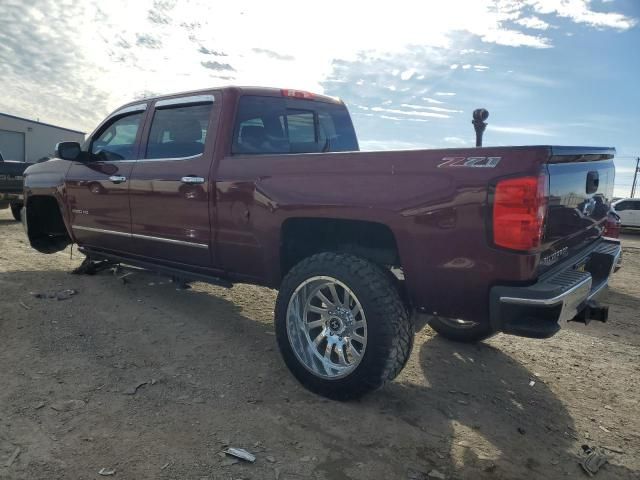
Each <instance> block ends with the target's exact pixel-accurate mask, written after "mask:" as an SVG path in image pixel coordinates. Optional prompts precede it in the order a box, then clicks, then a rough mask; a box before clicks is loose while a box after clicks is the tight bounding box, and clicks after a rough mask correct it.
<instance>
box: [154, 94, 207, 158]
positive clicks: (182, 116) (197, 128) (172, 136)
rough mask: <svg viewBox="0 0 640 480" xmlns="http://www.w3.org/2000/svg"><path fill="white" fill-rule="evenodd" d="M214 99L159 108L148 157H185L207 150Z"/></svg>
mask: <svg viewBox="0 0 640 480" xmlns="http://www.w3.org/2000/svg"><path fill="white" fill-rule="evenodd" d="M212 105H213V104H212V103H207V104H203V105H189V106H183V105H182V106H175V107H166V108H160V109H158V108H157V109H156V110H155V113H154V115H153V121H152V122H151V131H150V132H149V140H148V142H147V151H146V155H145V158H151V159H153V158H158V159H162V158H185V157H192V156H195V155H199V154H201V153H202V152H203V151H204V142H205V140H206V138H207V128H208V125H209V115H210V113H211V108H212Z"/></svg>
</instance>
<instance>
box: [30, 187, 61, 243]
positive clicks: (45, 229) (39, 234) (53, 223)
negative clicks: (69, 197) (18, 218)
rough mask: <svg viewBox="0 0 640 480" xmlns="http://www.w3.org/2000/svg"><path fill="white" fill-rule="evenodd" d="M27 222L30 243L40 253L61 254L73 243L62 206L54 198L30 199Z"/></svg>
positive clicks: (35, 197)
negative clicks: (65, 222)
mask: <svg viewBox="0 0 640 480" xmlns="http://www.w3.org/2000/svg"><path fill="white" fill-rule="evenodd" d="M26 221H27V234H28V236H29V242H30V243H31V246H32V247H33V248H35V249H36V250H38V251H39V252H42V253H55V252H59V251H61V250H64V249H65V248H66V247H67V246H68V245H70V244H71V243H72V240H71V238H70V237H69V232H67V227H66V226H65V224H64V220H63V219H62V212H61V211H60V206H59V205H58V202H57V201H56V199H55V198H53V197H48V196H44V195H37V196H33V197H30V198H29V199H28V200H27V218H26Z"/></svg>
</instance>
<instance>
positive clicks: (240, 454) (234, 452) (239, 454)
mask: <svg viewBox="0 0 640 480" xmlns="http://www.w3.org/2000/svg"><path fill="white" fill-rule="evenodd" d="M224 453H226V454H227V455H230V456H232V457H236V458H239V459H240V460H244V461H246V462H251V463H253V462H255V461H256V457H255V455H252V454H250V453H249V452H247V451H246V450H244V449H242V448H233V447H229V448H227V449H226V450H224Z"/></svg>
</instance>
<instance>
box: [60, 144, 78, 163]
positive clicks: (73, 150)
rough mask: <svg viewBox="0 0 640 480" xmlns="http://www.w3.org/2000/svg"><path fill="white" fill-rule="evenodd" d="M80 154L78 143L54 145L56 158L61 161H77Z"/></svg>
mask: <svg viewBox="0 0 640 480" xmlns="http://www.w3.org/2000/svg"><path fill="white" fill-rule="evenodd" d="M81 152H82V148H81V147H80V144H79V143H78V142H60V143H58V144H57V145H56V156H57V157H58V158H61V159H62V160H78V157H79V156H80V153H81Z"/></svg>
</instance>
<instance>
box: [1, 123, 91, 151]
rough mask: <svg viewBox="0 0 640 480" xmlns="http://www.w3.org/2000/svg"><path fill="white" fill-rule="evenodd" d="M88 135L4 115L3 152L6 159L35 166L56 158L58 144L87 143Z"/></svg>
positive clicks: (2, 124) (2, 130)
mask: <svg viewBox="0 0 640 480" xmlns="http://www.w3.org/2000/svg"><path fill="white" fill-rule="evenodd" d="M84 135H85V134H84V132H79V131H77V130H71V129H69V128H63V127H56V126H55V125H49V124H48V123H42V122H37V121H35V120H29V119H27V118H21V117H16V116H13V115H8V114H6V113H0V153H1V154H2V156H3V158H4V159H5V160H18V161H21V162H31V163H35V162H37V161H38V160H40V159H42V158H44V157H52V156H53V154H54V151H55V148H56V144H57V143H58V142H65V141H66V142H80V143H82V142H83V141H84Z"/></svg>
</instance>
